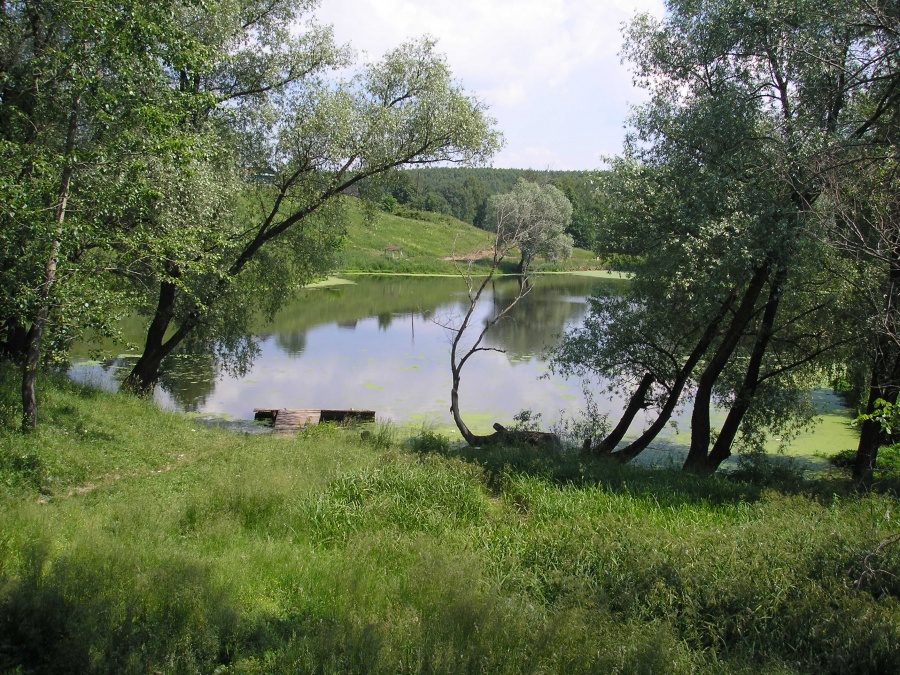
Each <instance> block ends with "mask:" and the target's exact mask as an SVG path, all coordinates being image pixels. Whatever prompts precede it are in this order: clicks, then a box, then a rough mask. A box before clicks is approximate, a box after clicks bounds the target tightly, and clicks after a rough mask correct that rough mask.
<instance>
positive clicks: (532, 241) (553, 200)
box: [486, 180, 572, 274]
mask: <svg viewBox="0 0 900 675" xmlns="http://www.w3.org/2000/svg"><path fill="white" fill-rule="evenodd" d="M571 218H572V204H571V203H570V202H569V200H568V199H566V196H565V195H564V194H563V193H562V192H561V191H560V190H559V189H558V188H556V187H554V186H553V185H538V184H537V183H529V182H528V181H525V180H519V181H517V182H516V185H515V187H513V190H512V192H508V193H506V194H500V195H493V196H492V197H491V198H490V200H489V203H488V213H487V220H486V225H487V229H488V230H489V231H492V232H496V233H497V236H498V237H501V238H502V241H501V245H502V246H504V247H505V246H506V245H507V244H508V243H509V238H512V240H514V242H515V244H516V246H517V247H518V249H519V252H520V254H521V258H520V260H519V274H527V273H528V271H529V269H530V267H531V263H532V262H533V260H534V258H535V256H538V255H543V256H545V257H547V258H549V259H551V260H560V259H562V260H564V259H566V258H568V257H569V256H570V255H571V253H572V237H570V236H569V235H568V234H566V227H567V226H568V225H569V221H570V220H571ZM501 221H502V223H501Z"/></svg>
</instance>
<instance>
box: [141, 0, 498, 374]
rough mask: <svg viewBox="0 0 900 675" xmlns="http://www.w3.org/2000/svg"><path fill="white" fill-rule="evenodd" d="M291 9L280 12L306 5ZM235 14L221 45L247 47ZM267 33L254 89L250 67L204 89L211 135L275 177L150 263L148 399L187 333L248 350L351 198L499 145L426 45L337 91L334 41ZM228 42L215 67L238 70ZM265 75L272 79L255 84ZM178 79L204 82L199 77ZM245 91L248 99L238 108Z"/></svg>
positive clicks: (323, 250) (328, 243) (327, 240)
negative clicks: (406, 170) (331, 75)
mask: <svg viewBox="0 0 900 675" xmlns="http://www.w3.org/2000/svg"><path fill="white" fill-rule="evenodd" d="M286 4H287V5H289V6H285V8H284V11H285V12H288V10H289V9H291V10H292V11H294V12H295V13H296V12H297V11H299V10H301V9H304V8H305V7H304V6H301V7H297V6H296V4H295V3H286ZM264 5H265V7H270V6H272V3H269V2H266V3H264ZM239 18H240V17H236V18H235V20H234V22H233V26H234V30H235V31H237V32H238V34H237V35H236V36H232V37H231V41H228V42H226V43H225V45H229V44H231V43H232V42H234V43H236V44H241V45H242V44H246V43H247V39H246V36H245V37H244V38H241V37H240V35H242V34H241V33H240V31H241V30H245V28H244V26H245V23H246V22H243V21H240V20H238V19H239ZM279 20H280V21H283V18H282V19H279ZM219 23H221V20H219ZM278 25H279V26H280V25H281V24H280V23H279V24H278ZM252 34H254V35H255V33H252ZM266 35H268V36H269V37H268V39H269V42H268V43H267V49H266V50H264V51H263V52H262V54H263V56H259V55H258V54H257V51H259V50H254V55H256V56H257V57H258V58H260V59H263V58H265V59H267V60H266V61H265V62H266V63H268V64H269V65H268V67H267V68H263V67H261V66H260V65H258V64H257V65H256V66H255V67H254V68H253V69H250V70H249V72H250V75H251V80H250V81H249V82H242V81H241V80H240V77H239V76H241V75H242V72H243V71H241V72H233V73H231V76H230V77H224V76H221V77H219V78H218V79H215V80H213V82H212V83H211V85H210V87H211V88H210V89H206V90H205V92H206V94H207V97H208V98H211V99H212V100H213V101H214V104H211V106H210V109H209V112H208V115H209V118H210V119H211V121H212V122H213V128H214V129H218V128H219V127H224V131H219V132H218V134H219V136H218V137H219V138H222V139H223V140H224V141H226V142H228V141H230V142H231V144H232V147H233V148H234V150H233V152H235V154H237V155H238V156H245V157H246V156H249V157H252V158H253V160H254V165H256V166H267V167H270V168H271V172H272V174H273V177H272V179H271V182H270V184H266V185H259V186H256V189H255V190H254V192H255V197H254V198H253V199H252V200H249V201H250V202H251V203H250V206H249V208H246V209H242V210H239V209H238V208H237V207H238V205H237V204H235V203H232V204H231V205H228V204H225V205H224V208H223V207H222V205H219V208H218V210H217V213H216V214H215V217H214V218H211V219H207V220H205V221H200V222H199V223H198V222H196V221H194V220H193V219H192V220H186V219H185V220H183V221H179V222H178V223H177V228H176V231H177V232H178V233H180V234H179V236H177V237H170V238H167V239H166V240H164V241H163V246H164V248H165V247H166V246H169V245H174V246H176V247H177V248H176V250H177V251H178V256H177V257H173V256H172V255H170V254H169V253H168V251H166V250H163V251H162V253H163V255H158V256H154V257H153V258H151V260H150V262H151V263H152V264H153V266H152V267H150V268H148V270H147V273H145V275H143V277H142V281H141V283H144V284H148V283H154V284H155V287H156V291H155V292H154V296H155V301H154V302H152V303H149V304H148V309H149V310H150V316H151V321H150V324H149V328H148V333H147V338H146V340H145V345H144V350H143V354H142V355H141V357H140V358H139V360H138V361H137V363H136V364H135V366H134V368H133V370H132V371H131V373H130V374H129V375H128V377H127V378H126V380H125V386H126V387H127V388H129V389H131V390H133V391H137V392H145V391H148V390H150V389H152V387H153V386H154V384H155V382H156V380H157V378H158V375H159V368H160V364H161V363H162V360H163V359H164V358H165V357H166V356H168V355H169V354H171V353H172V352H173V350H175V349H176V348H177V347H179V346H181V345H183V344H186V340H187V338H188V337H189V336H190V337H191V341H193V342H195V343H205V344H212V343H215V344H222V340H223V338H224V343H225V344H228V343H229V342H228V341H229V338H230V336H234V339H235V340H239V339H240V338H239V336H240V335H244V332H243V331H241V330H240V329H241V328H242V324H243V323H245V322H246V321H247V320H248V318H249V316H250V314H251V312H252V311H253V309H254V307H253V301H254V300H253V299H255V298H261V305H262V309H264V310H265V311H266V312H267V313H268V314H269V315H271V314H272V313H274V311H275V310H276V309H277V308H278V307H279V306H280V305H281V303H282V302H283V301H284V300H285V299H286V298H288V297H290V294H291V292H292V290H293V289H294V288H296V286H297V285H298V284H299V283H302V282H304V281H307V280H309V279H310V278H312V277H313V276H315V275H316V274H321V273H322V272H323V271H325V270H327V269H328V267H329V266H330V264H331V261H330V252H331V251H333V250H335V248H336V247H337V245H338V244H339V242H340V237H341V234H342V226H341V220H340V212H341V199H340V196H341V194H342V193H343V192H344V191H346V190H347V189H348V188H350V187H351V186H354V185H355V184H357V183H359V182H360V181H362V180H363V179H366V178H371V177H373V176H378V175H381V174H384V173H386V172H388V171H390V170H392V169H395V168H398V167H402V166H405V165H415V164H427V163H430V162H447V161H456V162H478V161H483V160H484V159H486V158H487V157H488V156H489V155H490V154H491V153H492V152H493V150H494V148H495V147H496V146H497V143H498V136H497V134H496V133H495V132H494V131H492V129H491V125H492V120H491V119H490V118H489V117H487V116H486V114H485V110H484V107H483V105H482V104H481V103H479V102H478V101H476V100H474V99H472V98H470V97H469V96H467V95H466V94H465V93H464V92H463V91H462V90H461V89H460V88H459V87H458V85H456V84H455V83H454V82H453V80H452V77H451V74H450V71H449V69H448V67H447V65H446V63H445V61H444V60H443V58H442V57H441V56H439V55H438V54H437V53H436V52H435V50H434V43H433V42H431V41H428V40H424V41H421V42H417V43H410V44H407V45H404V46H402V47H400V48H398V49H397V50H394V51H393V52H391V53H389V54H388V55H386V56H385V58H384V59H383V60H382V61H381V62H379V63H375V64H372V65H369V66H367V67H366V68H365V69H363V71H362V72H361V73H360V74H359V75H358V76H356V77H355V78H353V79H352V80H351V81H349V82H344V83H337V84H334V83H328V82H327V81H326V80H325V78H324V75H325V74H326V73H327V71H328V70H329V69H331V68H333V67H336V66H338V65H342V64H343V63H344V55H343V53H342V52H341V51H340V50H337V49H336V48H334V47H333V45H332V44H331V42H330V38H329V36H328V34H327V33H321V32H316V33H314V36H313V37H312V38H311V37H309V36H301V37H299V38H294V37H291V35H290V33H289V31H288V30H287V28H283V30H282V29H278V30H274V29H273V32H271V34H269V33H267V34H266ZM251 44H252V42H251ZM225 45H222V46H220V47H219V52H218V54H219V56H218V58H220V59H222V62H223V63H225V64H230V63H232V62H233V61H234V57H233V55H231V54H230V52H229V51H228V50H227V49H225V48H224V46H225ZM268 60H271V63H269V61H268ZM213 72H218V71H216V70H215V69H213ZM259 72H263V73H266V74H267V78H268V79H266V80H264V81H256V80H254V79H252V78H255V77H257V74H258V73H259ZM181 79H182V80H187V81H189V82H199V87H201V88H203V87H204V86H205V85H204V82H205V80H204V78H203V77H202V76H201V77H199V78H198V77H194V76H191V75H190V74H188V75H186V76H184V77H182V78H181ZM222 82H224V83H225V84H222ZM285 83H289V85H290V86H287V85H286V84H285ZM237 92H248V93H247V95H245V96H240V97H239V99H238V102H237V103H235V102H234V101H235V98H236V96H237ZM235 107H237V111H235ZM154 261H155V262H154ZM254 291H260V292H263V295H261V296H260V295H258V294H255V293H254ZM187 344H190V343H187ZM253 348H254V345H253V344H252V343H251V344H247V343H245V344H243V345H241V344H237V343H235V344H233V345H232V346H231V347H230V351H231V352H232V353H237V354H239V355H244V356H246V355H248V354H252V350H253Z"/></svg>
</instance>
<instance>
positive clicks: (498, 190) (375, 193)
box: [360, 167, 603, 250]
mask: <svg viewBox="0 0 900 675" xmlns="http://www.w3.org/2000/svg"><path fill="white" fill-rule="evenodd" d="M601 175H602V174H599V173H598V172H592V171H536V170H534V169H494V168H469V167H428V168H415V169H404V170H402V171H393V172H391V173H390V174H389V175H385V176H381V177H378V178H377V179H373V180H369V181H366V182H365V183H364V184H363V185H361V186H360V194H361V195H362V196H364V197H366V198H367V199H370V200H372V201H374V202H376V203H377V204H379V205H380V206H381V208H382V209H384V210H385V211H389V212H392V213H397V214H398V215H403V214H404V213H406V214H409V215H414V213H413V212H415V211H431V212H433V213H442V214H445V215H450V216H453V217H454V218H458V219H459V220H462V221H463V222H466V223H469V224H470V225H475V226H476V227H483V226H484V225H485V219H486V217H487V205H488V199H489V198H490V197H491V196H493V195H497V194H505V193H508V192H511V191H512V190H513V188H514V186H515V184H516V182H517V181H518V180H519V179H523V180H526V181H528V182H531V183H537V184H550V185H553V186H554V187H557V188H559V189H560V190H562V192H563V194H565V195H566V197H567V198H568V199H569V201H570V202H571V203H572V221H571V223H570V225H569V226H568V228H567V229H566V232H567V234H569V235H571V236H572V238H573V240H574V242H575V245H576V246H578V247H579V248H584V249H588V250H593V249H594V248H595V247H596V246H597V245H598V244H600V242H598V241H597V231H598V229H599V226H600V222H601V220H602V213H603V199H602V194H601V192H600V177H601Z"/></svg>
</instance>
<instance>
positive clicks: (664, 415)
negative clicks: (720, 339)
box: [610, 291, 735, 463]
mask: <svg viewBox="0 0 900 675" xmlns="http://www.w3.org/2000/svg"><path fill="white" fill-rule="evenodd" d="M734 297H735V291H732V292H731V294H730V295H729V296H728V299H727V300H725V301H724V302H723V303H722V305H721V307H719V311H718V312H717V313H716V315H715V316H714V317H713V318H712V320H711V321H710V322H709V323H708V324H707V326H706V330H705V331H704V332H703V335H701V336H700V339H699V340H698V341H697V344H696V345H695V346H694V349H693V350H692V351H691V353H690V355H689V356H688V358H687V361H685V362H684V365H682V367H681V370H680V371H678V375H677V376H676V377H675V381H674V382H673V383H672V387H671V389H670V390H669V396H668V398H666V402H665V404H664V405H663V407H662V410H660V411H659V416H658V417H657V418H656V420H655V421H654V422H653V424H651V425H650V427H649V428H648V429H647V430H646V431H645V432H644V433H643V434H641V435H640V437H638V438H637V440H635V441H632V442H631V443H629V444H628V445H626V446H625V447H624V448H622V449H621V450H619V451H618V452H614V453H612V454H611V455H610V456H611V457H613V458H615V459H617V460H619V461H621V462H622V463H625V462H630V461H631V460H632V459H634V458H635V457H637V456H638V455H639V454H640V453H642V452H643V451H644V450H646V449H647V446H649V445H650V443H652V442H653V440H654V439H655V438H656V437H657V436H658V435H659V432H660V431H662V430H663V429H664V428H665V426H666V424H668V422H669V418H670V417H672V413H673V412H675V408H676V406H677V405H678V400H679V399H680V398H681V393H682V392H683V391H684V387H685V385H686V384H687V381H688V380H689V379H690V377H691V373H693V372H694V368H695V367H696V366H697V362H698V361H700V359H701V358H702V357H703V355H704V354H705V353H706V350H707V349H709V346H710V345H711V344H712V341H713V340H714V339H715V337H716V335H717V334H718V332H719V324H720V323H721V321H722V319H723V318H724V317H725V314H726V313H727V312H728V310H729V309H730V308H731V306H732V304H733V302H734Z"/></svg>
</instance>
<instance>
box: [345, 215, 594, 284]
mask: <svg viewBox="0 0 900 675" xmlns="http://www.w3.org/2000/svg"><path fill="white" fill-rule="evenodd" d="M409 215H411V216H414V217H400V216H397V215H393V214H389V213H385V212H383V211H378V212H376V214H375V218H374V220H373V221H372V222H367V221H366V219H365V216H364V214H363V210H362V208H361V207H360V205H359V203H358V201H357V200H349V199H348V216H349V219H348V225H347V237H346V242H345V246H344V250H343V251H342V252H341V253H340V254H339V256H338V260H337V266H338V268H339V269H340V270H341V271H342V272H345V273H346V272H351V273H352V272H356V273H384V274H452V275H456V274H458V270H457V264H455V263H454V262H453V261H451V260H446V259H445V258H450V257H462V256H465V255H469V254H474V253H479V252H487V251H490V250H491V247H492V246H493V242H494V239H493V235H491V233H489V232H486V231H484V230H481V229H479V228H477V227H473V226H472V225H469V224H468V223H464V222H462V221H461V220H456V219H455V218H453V217H451V216H444V215H440V214H436V213H428V212H424V211H414V212H411V213H410V214H409ZM389 246H399V247H401V248H402V249H403V257H402V258H400V257H391V255H390V254H385V248H387V247H389ZM489 262H490V261H489V257H488V259H482V260H479V261H476V262H475V264H474V265H473V272H474V273H475V274H478V273H479V272H485V273H486V272H487V270H488V265H489ZM517 263H518V258H517V257H516V256H513V258H511V259H509V260H506V261H504V262H503V264H502V266H501V268H500V272H501V273H504V274H513V273H515V268H516V264H517ZM462 265H463V266H465V263H462ZM600 266H601V263H600V262H599V261H597V260H596V259H595V256H594V254H593V253H591V252H589V251H583V250H581V249H576V250H575V251H574V252H573V255H572V258H571V259H570V260H568V261H565V262H561V263H550V262H547V261H541V260H538V263H537V264H536V265H535V266H534V271H536V272H545V271H546V272H549V271H571V270H584V269H594V268H598V267H600Z"/></svg>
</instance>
